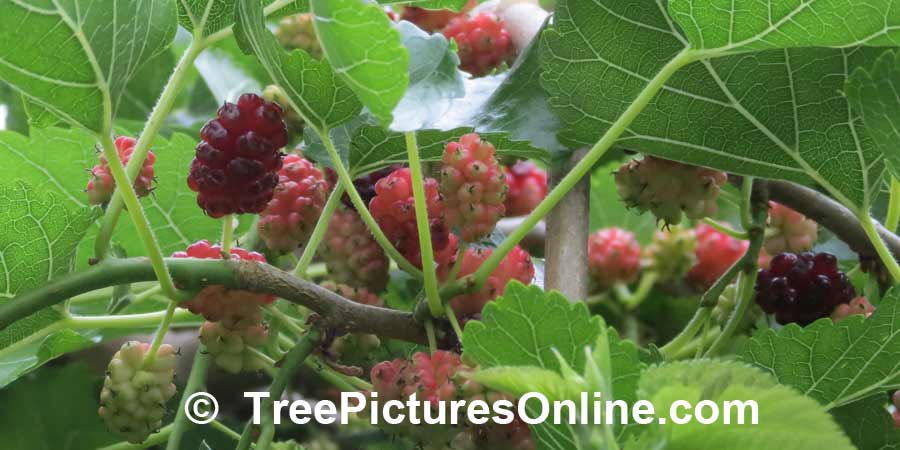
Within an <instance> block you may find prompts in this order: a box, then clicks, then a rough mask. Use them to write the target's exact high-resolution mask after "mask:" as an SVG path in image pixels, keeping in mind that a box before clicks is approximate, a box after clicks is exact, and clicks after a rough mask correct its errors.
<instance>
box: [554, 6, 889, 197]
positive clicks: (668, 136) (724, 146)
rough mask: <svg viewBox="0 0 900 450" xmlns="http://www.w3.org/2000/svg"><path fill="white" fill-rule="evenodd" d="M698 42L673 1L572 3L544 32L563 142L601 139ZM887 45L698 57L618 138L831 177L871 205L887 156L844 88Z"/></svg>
mask: <svg viewBox="0 0 900 450" xmlns="http://www.w3.org/2000/svg"><path fill="white" fill-rule="evenodd" d="M707 3H715V4H718V3H721V2H707ZM743 3H745V2H741V4H743ZM767 3H772V4H774V3H775V2H767ZM778 3H779V4H782V3H790V4H795V3H797V2H795V1H791V2H778ZM804 3H807V4H809V3H811V2H804ZM815 3H816V4H819V3H822V2H815ZM688 45H689V44H688V41H687V39H686V38H685V37H683V36H682V35H681V34H680V33H679V31H678V28H677V27H676V25H675V23H674V22H672V21H671V20H670V18H669V16H668V15H667V12H666V2H665V1H663V0H648V1H644V2H633V1H627V0H598V1H597V2H593V1H588V0H565V1H561V2H560V3H559V5H558V7H557V11H556V14H555V17H554V23H553V25H552V26H551V27H549V28H547V29H546V30H545V31H544V33H543V35H542V52H541V65H542V74H541V84H542V86H543V87H544V88H545V89H546V90H547V92H548V94H549V97H550V104H551V106H552V107H553V110H554V111H555V112H556V114H557V115H558V117H559V118H560V120H561V122H562V130H561V131H560V133H559V135H558V137H559V139H560V141H561V142H562V143H563V144H565V145H567V146H569V147H573V148H575V147H581V146H586V145H593V144H594V143H595V142H596V141H597V140H598V139H599V138H600V136H602V135H603V134H604V133H605V132H606V131H607V130H608V129H609V128H610V124H611V123H613V121H615V120H616V119H617V118H618V117H619V116H620V115H621V114H622V112H623V111H624V110H625V109H626V108H627V107H628V106H629V105H630V104H631V103H632V102H633V101H634V99H635V98H636V97H637V95H638V94H639V93H640V92H641V91H643V90H644V88H645V87H646V86H647V84H648V81H649V80H650V79H651V78H652V77H654V76H655V75H656V74H657V73H659V71H660V70H661V68H662V67H663V66H664V65H665V64H667V63H668V62H669V61H671V60H673V59H674V58H675V57H676V55H678V54H679V53H681V52H682V51H684V50H685V48H687V47H688ZM883 51H884V50H882V49H877V48H866V47H853V48H798V49H787V50H771V51H765V52H757V53H752V54H741V55H734V56H727V57H720V58H716V59H713V60H702V61H696V62H693V63H690V64H688V65H686V66H685V67H683V68H681V69H680V70H679V71H678V72H676V73H675V74H674V76H672V78H670V79H669V81H668V82H667V83H666V84H665V86H664V87H663V89H662V90H661V91H660V93H659V94H658V95H657V96H656V98H654V99H653V100H651V101H650V103H649V104H648V105H647V107H646V108H645V109H644V110H643V111H642V112H641V114H640V115H639V116H638V117H637V118H636V119H635V121H634V122H632V124H631V125H630V126H629V127H628V128H627V130H626V131H625V132H624V134H623V135H622V136H621V137H620V139H619V140H618V142H617V143H616V145H617V146H618V147H621V148H627V149H631V150H637V151H641V152H645V153H650V154H654V155H656V156H660V157H663V158H668V159H673V160H678V161H681V162H685V163H691V164H697V165H703V166H707V167H713V168H717V169H720V170H724V171H728V172H732V173H737V174H742V175H753V176H759V177H764V178H775V179H785V180H790V181H795V182H799V183H803V184H806V185H809V186H816V187H817V186H819V185H821V186H822V187H824V188H825V189H826V190H828V192H829V193H830V194H832V195H834V196H835V198H837V199H838V200H840V201H841V202H842V203H844V204H845V205H847V206H848V207H850V208H852V209H854V210H855V211H856V212H858V213H862V212H863V211H865V210H866V208H867V207H868V206H869V205H870V204H871V200H872V196H873V195H874V193H875V192H876V191H877V189H878V185H879V180H880V177H881V175H882V172H883V164H882V157H881V156H880V152H879V151H878V150H877V149H876V148H875V146H874V143H873V142H872V140H871V139H870V138H868V137H867V136H866V135H865V133H864V130H862V129H861V128H862V127H861V126H860V124H859V122H858V120H857V117H856V116H855V115H854V114H853V113H852V111H851V110H850V107H849V104H848V101H847V98H846V97H844V96H843V95H842V94H841V92H842V90H843V88H844V84H845V82H846V80H847V78H848V76H849V74H850V73H851V72H852V70H853V68H855V67H859V66H868V65H869V64H870V63H871V62H872V61H874V60H875V58H877V57H878V56H879V55H880V54H881V53H882V52H883ZM700 52H701V51H700V50H698V51H696V53H694V56H696V57H700V56H702V53H700ZM586 80H590V82H586Z"/></svg>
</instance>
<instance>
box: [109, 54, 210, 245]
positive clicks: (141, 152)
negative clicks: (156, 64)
mask: <svg viewBox="0 0 900 450" xmlns="http://www.w3.org/2000/svg"><path fill="white" fill-rule="evenodd" d="M205 48H206V46H205V44H204V43H203V42H201V41H199V40H198V39H193V40H192V41H191V44H190V45H189V46H188V48H187V50H185V52H184V54H183V55H182V56H181V59H180V60H179V61H178V64H177V65H176V66H175V70H174V71H173V72H172V76H171V77H169V81H168V82H167V83H166V87H165V88H164V89H163V92H162V94H160V96H159V100H157V101H156V106H154V107H153V111H152V112H151V113H150V117H149V118H148V119H147V123H146V124H144V130H143V131H141V134H140V136H138V140H137V143H136V144H135V146H134V153H132V154H131V159H130V160H129V161H128V167H127V168H126V171H127V173H128V179H134V178H135V177H136V176H137V175H138V172H139V171H140V170H141V167H142V166H143V164H144V159H146V158H147V152H149V151H150V145H151V144H152V143H153V139H155V138H156V135H157V134H159V130H160V128H162V126H163V124H164V123H165V121H166V117H167V116H168V115H169V113H170V112H171V111H172V106H173V105H174V104H175V100H176V99H177V98H178V94H179V92H181V88H182V87H183V85H184V82H185V79H186V77H187V75H188V74H189V73H190V69H191V68H192V67H193V66H194V61H196V60H197V57H198V56H200V53H202V52H203V50H204V49H205ZM105 146H106V145H105V144H104V147H105ZM116 186H117V187H118V189H116V191H115V192H114V193H113V197H112V199H111V200H110V202H109V206H108V207H107V209H106V214H105V215H104V216H103V220H102V221H101V223H100V231H99V232H98V233H97V238H96V240H95V241H94V242H95V244H94V257H95V258H97V260H98V261H99V260H103V258H105V257H106V255H107V253H108V252H109V245H110V241H111V239H112V234H113V232H114V231H115V229H116V223H117V222H118V220H119V216H121V214H122V209H123V208H124V207H125V201H124V198H123V192H122V190H121V186H122V184H121V183H119V182H118V181H116Z"/></svg>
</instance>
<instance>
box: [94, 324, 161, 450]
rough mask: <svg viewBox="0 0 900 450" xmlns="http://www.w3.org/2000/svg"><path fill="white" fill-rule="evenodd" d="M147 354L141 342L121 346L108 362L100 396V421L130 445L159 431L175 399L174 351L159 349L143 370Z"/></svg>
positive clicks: (145, 346) (147, 347) (146, 348)
mask: <svg viewBox="0 0 900 450" xmlns="http://www.w3.org/2000/svg"><path fill="white" fill-rule="evenodd" d="M149 350H150V344H147V343H144V342H137V341H131V342H127V343H125V344H124V345H123V346H122V348H120V349H119V351H117V352H116V354H115V355H113V357H112V360H111V361H110V362H109V367H108V369H107V372H106V379H104V380H103V390H102V391H101V392H100V410H99V414H100V417H102V418H103V420H104V421H105V422H106V425H107V426H109V428H110V429H112V430H113V431H115V432H117V433H120V434H122V435H123V436H125V438H126V439H127V440H128V442H131V443H134V444H138V443H141V442H144V441H145V440H146V439H147V437H148V436H150V433H153V432H155V431H156V430H158V429H159V427H160V426H161V425H162V420H163V417H165V415H166V403H167V402H168V401H169V400H170V399H171V398H172V397H173V396H174V395H175V383H174V379H175V363H176V353H177V352H176V351H175V348H173V347H172V346H171V345H168V344H163V345H161V346H160V347H159V349H158V350H157V351H156V356H155V358H154V359H153V363H152V364H150V365H149V367H143V366H144V359H145V358H146V357H147V352H148V351H149Z"/></svg>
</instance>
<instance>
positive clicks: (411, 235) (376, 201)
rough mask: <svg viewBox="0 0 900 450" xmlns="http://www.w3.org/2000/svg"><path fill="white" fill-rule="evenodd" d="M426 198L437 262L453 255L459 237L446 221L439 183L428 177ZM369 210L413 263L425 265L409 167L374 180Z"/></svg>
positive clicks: (396, 245) (387, 234) (401, 251)
mask: <svg viewBox="0 0 900 450" xmlns="http://www.w3.org/2000/svg"><path fill="white" fill-rule="evenodd" d="M425 200H426V208H427V210H428V219H429V225H430V231H431V245H432V248H433V249H434V254H435V261H436V262H437V263H438V264H441V263H444V262H447V261H449V260H450V259H452V257H453V255H454V254H455V253H453V252H448V251H447V250H448V249H451V248H453V247H454V246H455V243H456V237H455V236H453V234H452V233H450V229H449V227H448V226H447V224H446V223H445V222H444V203H443V201H441V195H440V193H439V192H438V183H437V181H436V180H434V179H432V178H426V179H425ZM369 210H370V211H371V212H372V216H373V217H374V218H375V221H376V222H378V226H379V227H381V229H382V230H383V231H384V234H385V235H386V236H387V238H388V239H389V240H390V241H391V243H392V244H393V245H394V246H395V247H397V250H398V251H399V252H400V253H401V254H402V255H403V256H404V257H405V258H406V259H407V260H408V261H409V262H410V263H412V264H413V265H415V266H416V267H419V268H421V267H422V254H421V251H420V248H419V231H418V228H417V226H416V208H415V204H414V201H413V192H412V180H411V178H410V172H409V169H408V168H402V169H397V170H395V171H394V172H393V173H391V174H390V175H388V176H386V177H384V178H382V179H380V180H378V183H375V197H373V198H372V201H371V202H370V203H369Z"/></svg>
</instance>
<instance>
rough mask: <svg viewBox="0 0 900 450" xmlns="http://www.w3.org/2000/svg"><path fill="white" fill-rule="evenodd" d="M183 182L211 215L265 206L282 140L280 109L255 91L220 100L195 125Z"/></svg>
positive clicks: (284, 138)
mask: <svg viewBox="0 0 900 450" xmlns="http://www.w3.org/2000/svg"><path fill="white" fill-rule="evenodd" d="M200 137H201V138H202V141H201V142H200V144H199V145H197V153H196V156H195V157H194V161H193V163H192V164H191V173H190V176H189V177H188V186H189V187H190V188H191V190H193V191H194V192H197V193H198V195H197V204H198V205H200V207H201V208H203V210H204V211H206V214H208V215H209V216H210V217H222V216H224V215H226V214H245V213H248V214H256V213H260V212H262V211H263V210H264V209H266V205H267V204H268V203H269V200H272V195H273V192H274V189H275V186H276V185H277V184H278V169H281V164H282V162H281V159H282V157H283V155H282V153H281V149H282V148H283V147H284V146H285V145H286V144H287V129H286V128H285V125H284V122H283V121H282V110H281V107H279V106H278V105H277V104H276V103H270V102H267V101H265V100H263V99H262V98H261V97H259V96H257V95H255V94H244V95H242V96H241V98H240V99H238V102H237V104H234V103H225V104H224V105H223V106H222V107H221V108H219V113H218V118H216V119H213V120H210V121H209V122H207V123H206V125H204V126H203V129H202V130H200Z"/></svg>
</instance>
